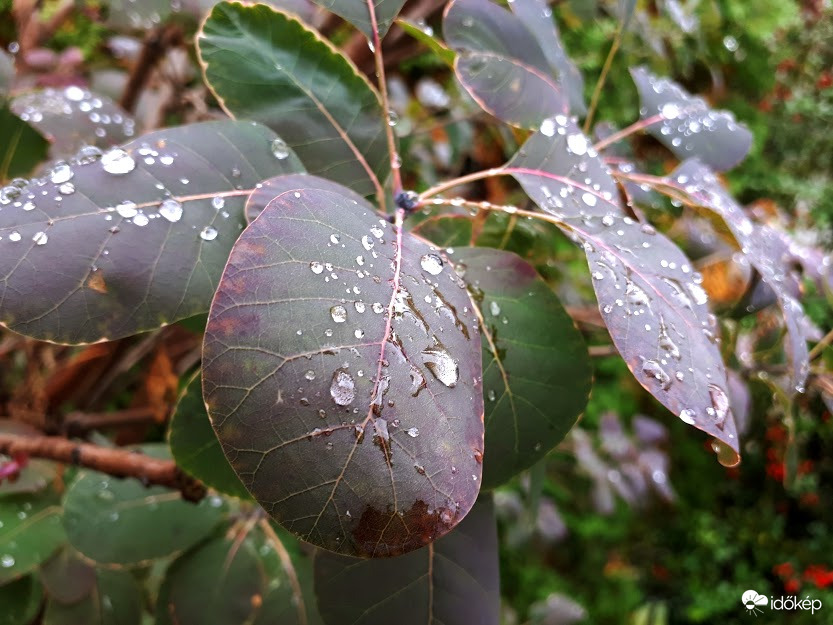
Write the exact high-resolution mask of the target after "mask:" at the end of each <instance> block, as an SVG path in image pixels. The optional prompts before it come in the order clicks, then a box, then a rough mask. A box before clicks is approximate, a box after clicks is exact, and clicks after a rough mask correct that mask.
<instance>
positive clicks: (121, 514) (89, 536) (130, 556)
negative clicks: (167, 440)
mask: <svg viewBox="0 0 833 625" xmlns="http://www.w3.org/2000/svg"><path fill="white" fill-rule="evenodd" d="M145 451H153V452H155V453H154V455H162V454H161V450H160V449H158V448H155V449H148V448H145ZM223 514H224V507H223V501H222V499H220V498H219V497H216V496H214V497H207V498H206V499H204V500H203V501H201V502H200V503H199V504H198V505H194V504H193V503H189V502H187V501H183V500H182V498H181V495H180V493H179V492H177V491H171V490H168V489H166V488H163V487H161V486H153V487H150V488H146V487H145V486H143V485H142V484H141V482H139V481H138V480H133V479H125V480H121V479H118V478H114V477H111V476H109V475H105V474H103V473H98V472H95V471H83V472H82V473H81V474H80V475H79V477H78V479H76V480H75V482H74V483H73V484H72V486H70V487H69V489H68V490H67V493H66V495H65V498H64V527H65V529H66V533H67V536H68V538H69V542H70V543H71V544H72V546H73V547H75V548H76V549H77V550H78V551H80V552H81V553H82V554H84V555H85V556H87V557H88V558H90V559H92V560H95V561H96V562H101V563H104V564H139V563H143V562H147V561H150V560H154V559H157V558H163V557H165V556H169V555H171V554H173V553H176V552H178V551H182V550H184V549H187V548H188V547H190V546H191V545H193V544H194V543H196V542H199V541H200V540H202V539H203V538H204V537H205V536H207V535H208V534H209V532H211V530H213V529H214V527H215V526H216V525H217V523H218V522H219V521H220V519H221V518H222V516H223ZM149 527H152V528H153V531H152V532H149V531H148V528H149ZM102 536H106V537H107V540H102V538H101V537H102Z"/></svg>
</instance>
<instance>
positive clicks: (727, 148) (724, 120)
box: [631, 67, 752, 171]
mask: <svg viewBox="0 0 833 625" xmlns="http://www.w3.org/2000/svg"><path fill="white" fill-rule="evenodd" d="M631 76H632V77H633V81H634V83H636V88H637V91H639V100H640V102H641V107H640V114H641V117H642V118H643V119H645V118H647V117H651V116H654V115H661V116H662V117H663V120H662V122H661V123H658V124H652V125H650V126H648V128H647V130H648V132H649V133H650V134H651V135H652V136H653V137H655V138H656V139H657V140H658V141H659V142H660V143H662V144H663V145H664V146H665V147H667V148H668V149H669V150H671V151H672V152H673V153H674V155H675V156H677V158H680V159H685V158H690V157H697V158H700V159H701V160H702V161H703V162H704V163H706V164H707V165H709V166H710V167H712V168H714V169H717V170H719V171H723V170H726V169H731V168H732V167H734V166H735V165H737V164H738V163H739V162H740V161H742V160H743V159H744V157H745V156H746V155H747V153H748V152H749V148H751V147H752V133H751V132H749V129H748V128H747V127H746V126H745V125H743V124H739V123H738V122H737V121H735V117H734V115H732V113H730V112H728V111H721V110H714V109H711V108H710V107H709V105H708V104H707V103H706V101H705V100H704V99H703V98H700V97H694V96H692V95H691V94H689V93H688V92H687V91H686V90H685V89H683V88H682V87H680V85H678V84H677V83H675V82H674V81H673V80H670V79H668V78H659V77H658V76H655V75H654V74H652V73H651V72H649V71H648V70H647V69H645V68H644V67H637V68H634V69H632V70H631Z"/></svg>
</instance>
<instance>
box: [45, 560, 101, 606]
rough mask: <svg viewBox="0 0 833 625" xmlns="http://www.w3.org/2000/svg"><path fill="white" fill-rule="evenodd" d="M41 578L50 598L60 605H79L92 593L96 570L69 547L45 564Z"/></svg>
mask: <svg viewBox="0 0 833 625" xmlns="http://www.w3.org/2000/svg"><path fill="white" fill-rule="evenodd" d="M40 578H41V581H42V582H43V585H44V588H45V589H46V594H47V595H49V598H50V599H52V600H54V601H58V602H59V603H77V602H78V601H81V600H82V599H83V598H84V597H86V596H87V595H89V594H90V593H91V592H92V589H93V586H94V585H95V583H96V577H95V569H94V568H93V567H92V566H90V565H89V564H87V563H86V562H84V561H83V560H81V558H79V557H78V555H77V554H76V552H75V551H74V550H72V549H70V548H69V547H65V548H63V549H61V550H60V551H59V552H58V553H56V554H55V555H54V556H52V557H51V558H50V559H49V560H47V561H46V562H44V563H43V564H42V565H41V568H40Z"/></svg>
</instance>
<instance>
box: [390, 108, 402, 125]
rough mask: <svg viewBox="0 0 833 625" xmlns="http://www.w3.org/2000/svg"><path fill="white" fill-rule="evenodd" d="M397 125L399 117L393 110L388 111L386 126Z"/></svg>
mask: <svg viewBox="0 0 833 625" xmlns="http://www.w3.org/2000/svg"><path fill="white" fill-rule="evenodd" d="M398 123H399V115H398V114H397V112H396V111H394V110H393V109H390V110H389V111H388V126H391V127H393V126H396V124H398Z"/></svg>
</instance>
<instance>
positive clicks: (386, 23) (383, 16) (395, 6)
mask: <svg viewBox="0 0 833 625" xmlns="http://www.w3.org/2000/svg"><path fill="white" fill-rule="evenodd" d="M314 2H315V3H316V4H317V5H319V6H322V7H324V8H325V9H328V10H330V11H332V12H333V13H335V14H336V15H340V16H341V17H343V18H344V19H345V20H347V21H348V22H350V23H351V24H352V25H353V26H355V27H356V28H358V29H359V30H360V31H362V32H363V33H364V34H365V35H366V36H367V38H368V40H370V41H371V42H372V41H373V30H374V29H373V22H372V21H371V19H370V10H369V9H368V5H369V4H370V3H369V2H368V1H367V0H314ZM404 4H405V0H376V1H374V2H373V7H374V8H373V12H374V14H375V16H376V30H377V32H378V33H379V37H380V38H381V37H384V36H385V33H387V32H388V29H389V28H390V26H391V24H392V23H393V21H394V20H395V19H396V16H397V14H398V13H399V11H400V9H401V8H402V5H404Z"/></svg>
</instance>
